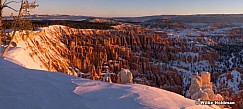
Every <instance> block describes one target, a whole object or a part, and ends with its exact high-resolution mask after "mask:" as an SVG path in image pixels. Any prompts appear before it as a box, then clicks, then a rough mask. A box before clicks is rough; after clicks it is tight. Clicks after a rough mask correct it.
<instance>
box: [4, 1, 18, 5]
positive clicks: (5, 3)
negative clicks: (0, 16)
mask: <svg viewBox="0 0 243 109" xmlns="http://www.w3.org/2000/svg"><path fill="white" fill-rule="evenodd" d="M10 3H20V2H17V1H15V0H11V1H9V2H8V0H5V1H4V3H3V6H7V5H9V4H10Z"/></svg>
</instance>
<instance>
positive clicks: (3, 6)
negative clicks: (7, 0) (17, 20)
mask: <svg viewBox="0 0 243 109" xmlns="http://www.w3.org/2000/svg"><path fill="white" fill-rule="evenodd" d="M5 7H6V8H9V9H11V10H13V11H15V12H18V10H16V9H14V8H12V7H10V6H3V8H5Z"/></svg>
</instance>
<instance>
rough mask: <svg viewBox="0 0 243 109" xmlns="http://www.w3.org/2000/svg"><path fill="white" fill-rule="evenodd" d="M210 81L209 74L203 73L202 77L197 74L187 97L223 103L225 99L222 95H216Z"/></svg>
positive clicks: (192, 80)
mask: <svg viewBox="0 0 243 109" xmlns="http://www.w3.org/2000/svg"><path fill="white" fill-rule="evenodd" d="M210 79H211V78H210V73H209V72H202V73H201V77H200V76H198V74H196V75H195V76H194V77H192V79H191V86H190V88H189V90H188V92H187V94H186V96H187V97H189V98H191V99H194V100H203V101H223V100H224V99H223V97H222V96H221V95H220V94H216V95H215V94H214V92H213V84H212V83H211V82H210Z"/></svg>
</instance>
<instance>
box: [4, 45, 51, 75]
mask: <svg viewBox="0 0 243 109" xmlns="http://www.w3.org/2000/svg"><path fill="white" fill-rule="evenodd" d="M30 53H31V51H30V49H27V45H26V44H25V42H24V41H20V42H18V44H17V47H12V48H11V50H10V51H9V52H8V53H7V56H6V57H5V58H6V59H7V60H9V61H11V62H14V63H17V64H18V65H21V66H23V67H26V68H29V69H38V70H47V69H46V68H43V67H42V66H44V65H43V64H42V62H41V61H40V60H38V59H34V58H32V57H31V56H30V55H29V54H30Z"/></svg>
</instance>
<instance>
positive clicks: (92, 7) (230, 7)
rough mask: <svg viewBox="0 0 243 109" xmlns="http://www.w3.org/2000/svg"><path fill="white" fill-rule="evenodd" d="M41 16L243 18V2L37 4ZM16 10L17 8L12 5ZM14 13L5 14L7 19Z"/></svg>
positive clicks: (95, 0) (72, 0) (185, 0)
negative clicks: (234, 15)
mask: <svg viewBox="0 0 243 109" xmlns="http://www.w3.org/2000/svg"><path fill="white" fill-rule="evenodd" d="M37 2H38V4H39V5H40V6H39V7H38V8H36V9H34V10H31V14H39V15H76V16H94V17H140V16H152V15H197V14H243V8H242V6H241V4H243V1H242V0H230V1H229V0H203V1H202V0H171V1H167V0H153V1H150V0H133V1H130V0H122V1H120V0H79V1H77V0H69V1H66V0H58V2H56V1H49V0H37ZM12 6H13V7H15V8H16V9H17V8H18V5H16V4H12ZM11 13H14V12H13V11H10V10H4V16H8V15H10V14H11Z"/></svg>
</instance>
